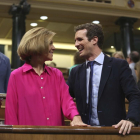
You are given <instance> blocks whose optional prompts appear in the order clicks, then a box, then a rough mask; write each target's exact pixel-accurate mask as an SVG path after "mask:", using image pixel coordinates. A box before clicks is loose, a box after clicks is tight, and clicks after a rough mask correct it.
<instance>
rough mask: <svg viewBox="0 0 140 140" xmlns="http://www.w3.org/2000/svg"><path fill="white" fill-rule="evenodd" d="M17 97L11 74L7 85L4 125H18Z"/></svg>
mask: <svg viewBox="0 0 140 140" xmlns="http://www.w3.org/2000/svg"><path fill="white" fill-rule="evenodd" d="M17 114H18V97H17V92H16V81H15V77H14V74H12V73H11V75H10V78H9V83H8V89H7V95H6V108H5V124H7V125H18V115H17Z"/></svg>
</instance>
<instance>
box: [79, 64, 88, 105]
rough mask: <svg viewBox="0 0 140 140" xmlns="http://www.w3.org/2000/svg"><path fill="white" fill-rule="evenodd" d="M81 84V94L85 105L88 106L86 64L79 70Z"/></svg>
mask: <svg viewBox="0 0 140 140" xmlns="http://www.w3.org/2000/svg"><path fill="white" fill-rule="evenodd" d="M79 82H80V94H81V96H82V99H83V103H84V104H85V105H86V100H85V99H86V98H87V90H86V63H83V64H82V65H81V68H80V70H79Z"/></svg>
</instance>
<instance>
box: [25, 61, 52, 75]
mask: <svg viewBox="0 0 140 140" xmlns="http://www.w3.org/2000/svg"><path fill="white" fill-rule="evenodd" d="M44 65H45V66H44V72H47V73H48V74H49V75H50V72H49V68H48V67H47V65H46V64H45V63H44ZM22 67H23V72H27V71H30V70H33V67H32V66H31V65H30V64H28V63H25V64H24V65H23V66H22Z"/></svg>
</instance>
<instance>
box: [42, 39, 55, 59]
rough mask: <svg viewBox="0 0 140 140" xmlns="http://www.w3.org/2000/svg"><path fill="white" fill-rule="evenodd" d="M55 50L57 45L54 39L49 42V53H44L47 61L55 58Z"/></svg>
mask: <svg viewBox="0 0 140 140" xmlns="http://www.w3.org/2000/svg"><path fill="white" fill-rule="evenodd" d="M54 50H55V47H54V45H53V41H50V44H49V50H48V54H44V59H45V61H49V60H51V61H52V60H53V52H54Z"/></svg>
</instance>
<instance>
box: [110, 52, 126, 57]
mask: <svg viewBox="0 0 140 140" xmlns="http://www.w3.org/2000/svg"><path fill="white" fill-rule="evenodd" d="M116 54H118V55H119V56H120V57H121V59H125V57H124V55H123V53H122V52H121V51H116V52H114V53H113V54H112V57H115V55H116Z"/></svg>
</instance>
